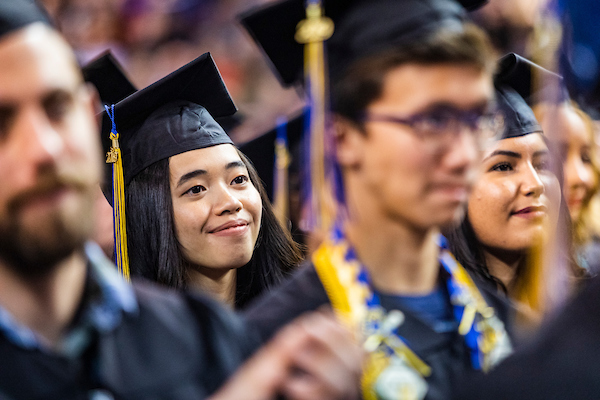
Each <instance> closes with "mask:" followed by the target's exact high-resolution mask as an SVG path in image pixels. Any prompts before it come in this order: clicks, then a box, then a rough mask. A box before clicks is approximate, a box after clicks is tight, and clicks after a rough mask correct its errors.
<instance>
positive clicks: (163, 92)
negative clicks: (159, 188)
mask: <svg viewBox="0 0 600 400" xmlns="http://www.w3.org/2000/svg"><path fill="white" fill-rule="evenodd" d="M235 112H236V107H235V105H234V104H233V100H232V99H231V97H230V96H229V92H228V91H227V88H226V87H225V83H224V82H223V80H222V79H221V75H220V74H219V71H218V69H217V66H216V65H215V63H214V61H213V59H212V57H211V56H210V54H209V53H205V54H203V55H201V56H200V57H198V58H196V59H195V60H194V61H192V62H190V63H189V64H187V65H185V66H183V67H181V68H180V69H178V70H177V71H175V72H173V73H171V74H170V75H167V76H166V77H164V78H162V79H161V80H159V81H157V82H155V83H153V84H151V85H150V86H148V87H146V88H144V89H141V90H139V91H137V92H135V93H133V94H132V95H130V96H128V97H126V98H125V99H123V100H121V101H120V102H118V103H117V104H116V105H115V106H114V119H115V125H116V130H117V133H118V134H119V146H120V148H121V152H122V158H123V170H124V179H125V184H128V183H129V182H130V181H131V179H132V178H133V177H134V176H135V175H137V174H138V173H140V172H141V171H142V170H144V169H145V168H146V167H148V166H150V165H152V164H154V163H155V162H157V161H160V160H162V159H165V158H169V157H171V156H174V155H177V154H180V153H185V152H187V151H190V150H195V149H201V148H205V147H210V146H215V145H218V144H225V143H232V141H231V139H230V138H229V136H228V135H227V134H226V133H225V131H224V130H223V128H221V126H220V125H219V124H218V123H217V122H215V119H214V118H216V117H224V116H228V115H232V114H233V113H235ZM111 128H112V123H111V119H110V117H109V115H108V114H107V113H106V112H105V113H104V115H103V121H102V145H103V148H104V150H105V151H107V152H108V151H109V149H110V147H111V145H112V143H111V140H110V138H109V136H110V135H109V134H110V132H111ZM105 171H106V173H105V183H106V185H104V188H103V189H104V193H105V195H106V196H107V198H110V197H111V193H112V189H111V184H110V182H111V176H112V168H111V165H110V164H107V168H106V170H105Z"/></svg>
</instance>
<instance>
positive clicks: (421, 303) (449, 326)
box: [377, 285, 458, 333]
mask: <svg viewBox="0 0 600 400" xmlns="http://www.w3.org/2000/svg"><path fill="white" fill-rule="evenodd" d="M377 294H378V295H379V298H380V300H381V306H382V307H383V308H385V309H386V310H393V309H398V308H403V309H408V310H410V311H411V312H412V313H413V314H414V315H415V316H417V317H418V318H419V319H421V320H422V321H423V322H425V323H426V324H427V325H429V326H430V327H431V328H432V329H433V330H434V331H436V332H438V333H444V332H452V331H456V330H457V329H458V322H457V321H456V320H455V319H454V314H453V311H452V303H450V296H449V294H448V291H447V290H446V289H445V287H444V286H443V285H437V287H436V288H435V289H434V291H433V292H431V293H429V294H426V295H424V296H397V295H390V294H385V293H379V292H378V293H377Z"/></svg>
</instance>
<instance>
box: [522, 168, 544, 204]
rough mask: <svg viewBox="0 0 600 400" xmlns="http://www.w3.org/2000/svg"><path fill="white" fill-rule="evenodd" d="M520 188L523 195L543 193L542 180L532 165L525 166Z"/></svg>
mask: <svg viewBox="0 0 600 400" xmlns="http://www.w3.org/2000/svg"><path fill="white" fill-rule="evenodd" d="M521 188H522V192H523V193H524V194H525V196H534V197H538V196H541V195H542V194H543V193H544V190H545V187H544V182H542V179H541V178H540V175H539V174H538V171H537V170H536V169H535V168H534V167H533V165H530V166H528V167H527V168H526V170H525V172H524V177H523V183H522V186H521Z"/></svg>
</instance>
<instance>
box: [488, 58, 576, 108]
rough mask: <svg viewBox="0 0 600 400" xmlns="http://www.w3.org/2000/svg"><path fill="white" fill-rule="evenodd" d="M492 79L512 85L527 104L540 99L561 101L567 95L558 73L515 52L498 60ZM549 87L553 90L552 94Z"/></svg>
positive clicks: (501, 83)
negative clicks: (496, 70) (496, 69)
mask: <svg viewBox="0 0 600 400" xmlns="http://www.w3.org/2000/svg"><path fill="white" fill-rule="evenodd" d="M494 81H495V83H496V84H497V85H507V86H510V87H512V88H513V89H514V90H515V91H516V92H517V93H519V95H521V97H523V99H525V101H527V102H528V103H529V104H533V103H535V102H536V101H538V100H541V99H544V100H551V101H563V100H565V98H566V97H565V96H567V94H566V92H565V91H564V88H563V78H562V77H561V76H560V75H558V74H555V73H554V72H552V71H549V70H547V69H546V68H543V67H542V66H540V65H538V64H536V63H534V62H533V61H530V60H528V59H526V58H525V57H523V56H520V55H518V54H516V53H508V54H506V55H504V56H503V57H502V58H501V59H500V60H499V61H498V72H497V73H496V76H495V78H494ZM534 83H535V85H536V87H534ZM534 89H535V90H534ZM550 89H554V90H555V91H554V92H553V93H554V96H552V93H551V92H550ZM536 97H537V99H536Z"/></svg>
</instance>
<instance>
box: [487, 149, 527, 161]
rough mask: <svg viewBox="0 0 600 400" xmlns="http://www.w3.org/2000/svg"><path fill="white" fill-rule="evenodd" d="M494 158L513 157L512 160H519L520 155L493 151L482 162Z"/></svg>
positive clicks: (512, 152) (504, 151) (505, 151)
mask: <svg viewBox="0 0 600 400" xmlns="http://www.w3.org/2000/svg"><path fill="white" fill-rule="evenodd" d="M494 156H507V157H513V158H521V154H520V153H517V152H514V151H508V150H495V151H494V152H493V153H492V154H490V155H489V156H487V157H486V158H485V159H484V160H487V159H488V158H492V157H494Z"/></svg>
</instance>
